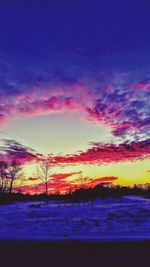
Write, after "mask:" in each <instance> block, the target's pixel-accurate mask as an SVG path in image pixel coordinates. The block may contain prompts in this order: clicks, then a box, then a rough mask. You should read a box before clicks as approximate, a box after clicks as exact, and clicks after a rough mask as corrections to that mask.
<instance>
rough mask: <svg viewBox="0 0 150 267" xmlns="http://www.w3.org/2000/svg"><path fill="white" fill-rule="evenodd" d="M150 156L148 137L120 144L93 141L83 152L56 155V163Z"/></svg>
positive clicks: (98, 162)
mask: <svg viewBox="0 0 150 267" xmlns="http://www.w3.org/2000/svg"><path fill="white" fill-rule="evenodd" d="M149 158H150V139H147V140H144V141H140V142H130V143H127V142H126V143H121V144H102V143H93V146H92V147H91V148H89V149H88V150H87V151H85V152H81V153H76V154H73V155H66V156H56V157H55V158H54V161H55V163H56V164H92V165H94V164H98V165H101V164H105V163H118V162H123V161H135V160H144V159H149Z"/></svg>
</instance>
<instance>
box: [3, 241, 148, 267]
mask: <svg viewBox="0 0 150 267" xmlns="http://www.w3.org/2000/svg"><path fill="white" fill-rule="evenodd" d="M149 255H150V242H148V241H145V242H143V241H142V242H141V241H137V242H83V241H82V242H81V241H40V242H39V241H24V242H21V241H11V242H10V241H9V242H8V241H3V242H0V263H1V266H5V267H7V266H9V267H10V266H15V267H20V266H21V267H24V266H25V267H27V266H36V267H38V266H39V267H42V266H44V267H51V266H54V267H57V266H66V267H68V266H69V267H75V266H76V267H77V266H78V267H80V266H82V267H84V266H86V267H88V266H90V267H91V266H94V267H95V266H102V267H103V266H105V267H106V266H111V267H112V266H115V267H117V266H118V267H120V266H121V267H122V266H126V267H127V266H132V267H134V266H136V267H137V266H149Z"/></svg>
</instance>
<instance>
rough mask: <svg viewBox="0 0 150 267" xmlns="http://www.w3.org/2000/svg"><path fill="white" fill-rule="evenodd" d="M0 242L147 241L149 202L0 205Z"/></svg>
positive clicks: (136, 199)
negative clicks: (4, 240)
mask: <svg viewBox="0 0 150 267" xmlns="http://www.w3.org/2000/svg"><path fill="white" fill-rule="evenodd" d="M0 214H1V216H0V239H1V240H3V239H6V240H8V239H9V240H10V239H13V240H14V239H19V240H20V239H21V240H22V239H23V240H25V239H26V240H51V241H52V240H62V241H63V240H85V241H87V240H92V241H105V240H109V241H111V240H112V241H113V240H128V241H130V240H134V241H136V240H149V239H150V200H149V199H146V198H142V197H135V196H130V197H122V198H105V199H97V200H95V203H94V204H93V205H84V204H79V205H78V204H75V205H73V204H72V203H69V204H66V205H65V204H64V203H63V202H54V201H51V202H49V205H48V206H46V205H45V204H44V203H43V202H16V203H12V204H9V205H1V206H0Z"/></svg>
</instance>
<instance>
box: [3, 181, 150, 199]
mask: <svg viewBox="0 0 150 267" xmlns="http://www.w3.org/2000/svg"><path fill="white" fill-rule="evenodd" d="M129 195H136V196H144V197H150V184H146V185H134V186H133V187H127V186H119V185H117V186H111V187H109V186H104V185H102V184H100V185H97V186H95V187H94V188H88V189H87V188H83V187H82V188H80V189H78V190H75V191H72V192H71V191H69V193H67V194H65V195H62V194H58V193H57V194H50V195H46V194H45V193H43V194H35V195H29V194H21V193H11V194H10V193H6V192H1V193H0V204H7V203H10V202H15V201H46V202H48V201H50V200H51V201H52V200H54V201H61V202H63V203H65V204H67V203H73V204H75V203H78V204H80V203H85V204H86V203H87V204H89V203H94V200H95V199H97V198H106V197H122V196H129Z"/></svg>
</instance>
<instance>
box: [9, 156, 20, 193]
mask: <svg viewBox="0 0 150 267" xmlns="http://www.w3.org/2000/svg"><path fill="white" fill-rule="evenodd" d="M21 170H22V167H21V166H20V165H19V164H18V162H17V161H16V160H13V161H12V162H11V163H10V164H9V165H8V174H7V176H8V178H9V180H10V183H9V193H12V190H13V185H14V181H15V180H16V179H20V176H21Z"/></svg>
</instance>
